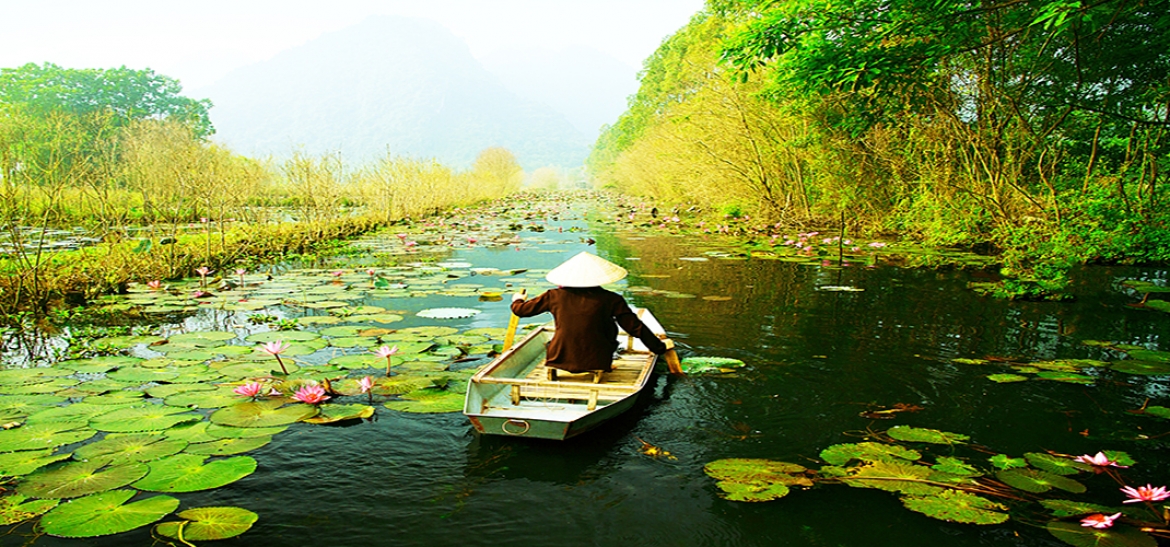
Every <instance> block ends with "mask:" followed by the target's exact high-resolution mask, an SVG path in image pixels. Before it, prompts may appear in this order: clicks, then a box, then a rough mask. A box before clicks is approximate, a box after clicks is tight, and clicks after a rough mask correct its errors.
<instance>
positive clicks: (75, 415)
mask: <svg viewBox="0 0 1170 547" xmlns="http://www.w3.org/2000/svg"><path fill="white" fill-rule="evenodd" d="M132 403H133V402H132V401H127V404H132ZM118 408H120V407H119V406H118V405H94V404H88V403H73V404H71V405H65V406H53V407H49V408H46V409H44V410H41V411H39V412H35V413H33V414H30V415H29V417H28V418H27V419H26V420H25V423H26V424H28V425H32V424H47V423H63V424H74V425H76V424H77V423H78V422H89V421H90V420H92V419H94V418H97V417H98V416H101V415H103V414H109V413H111V412H113V411H115V410H118Z"/></svg>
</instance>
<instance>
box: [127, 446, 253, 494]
mask: <svg viewBox="0 0 1170 547" xmlns="http://www.w3.org/2000/svg"><path fill="white" fill-rule="evenodd" d="M206 460H207V456H199V455H195V454H176V455H174V456H167V457H166V458H163V459H161V460H155V461H153V462H150V464H149V465H150V473H148V474H147V475H146V477H145V478H143V479H142V480H140V481H138V482H136V483H134V485H133V486H134V487H135V488H137V489H139V490H147V491H151V492H195V491H198V490H210V489H212V488H219V487H221V486H226V485H229V484H231V483H233V482H236V481H238V480H240V479H242V478H244V477H247V476H248V475H251V474H252V472H253V471H256V460H254V459H252V458H251V457H249V456H236V457H234V458H227V459H223V460H215V461H212V462H209V463H204V462H205V461H206Z"/></svg>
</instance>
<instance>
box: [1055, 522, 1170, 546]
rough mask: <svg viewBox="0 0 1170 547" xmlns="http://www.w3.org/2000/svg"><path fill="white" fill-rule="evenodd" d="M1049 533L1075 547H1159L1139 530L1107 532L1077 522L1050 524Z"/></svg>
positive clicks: (1118, 529) (1130, 528) (1116, 527)
mask: <svg viewBox="0 0 1170 547" xmlns="http://www.w3.org/2000/svg"><path fill="white" fill-rule="evenodd" d="M1048 532H1049V533H1050V534H1052V535H1054V536H1056V537H1057V538H1059V539H1060V540H1061V541H1063V542H1065V543H1068V544H1069V545H1074V546H1075V547H1158V541H1157V540H1155V539H1154V538H1152V537H1150V536H1149V535H1147V534H1145V533H1144V532H1142V531H1141V530H1139V529H1137V528H1133V527H1130V526H1114V527H1113V528H1108V529H1105V530H1099V529H1097V528H1092V527H1086V526H1081V525H1080V524H1079V523H1076V522H1060V521H1054V522H1049V523H1048Z"/></svg>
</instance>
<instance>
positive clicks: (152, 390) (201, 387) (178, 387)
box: [146, 384, 215, 399]
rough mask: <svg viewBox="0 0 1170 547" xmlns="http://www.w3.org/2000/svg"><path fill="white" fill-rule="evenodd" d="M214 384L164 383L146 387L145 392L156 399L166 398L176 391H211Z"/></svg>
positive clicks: (176, 392)
mask: <svg viewBox="0 0 1170 547" xmlns="http://www.w3.org/2000/svg"><path fill="white" fill-rule="evenodd" d="M214 389H215V386H211V385H207V384H165V385H158V386H152V387H148V388H146V394H147V395H150V396H151V397H154V398H156V399H166V398H167V397H170V396H171V395H175V394H178V393H187V392H190V391H212V390H214Z"/></svg>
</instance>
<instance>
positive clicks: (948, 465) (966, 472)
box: [930, 456, 983, 477]
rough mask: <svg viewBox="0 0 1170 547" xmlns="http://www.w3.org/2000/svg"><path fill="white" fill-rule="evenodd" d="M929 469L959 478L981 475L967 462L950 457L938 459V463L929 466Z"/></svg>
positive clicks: (981, 473)
mask: <svg viewBox="0 0 1170 547" xmlns="http://www.w3.org/2000/svg"><path fill="white" fill-rule="evenodd" d="M930 468H931V469H934V470H935V471H939V472H942V473H947V474H950V475H957V476H960V477H979V476H982V475H983V472H982V471H980V470H978V469H976V468H974V467H972V466H971V465H969V464H968V463H967V462H964V461H963V460H960V459H958V458H952V457H950V456H942V457H940V458H939V459H938V463H936V464H934V465H932V466H930Z"/></svg>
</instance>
